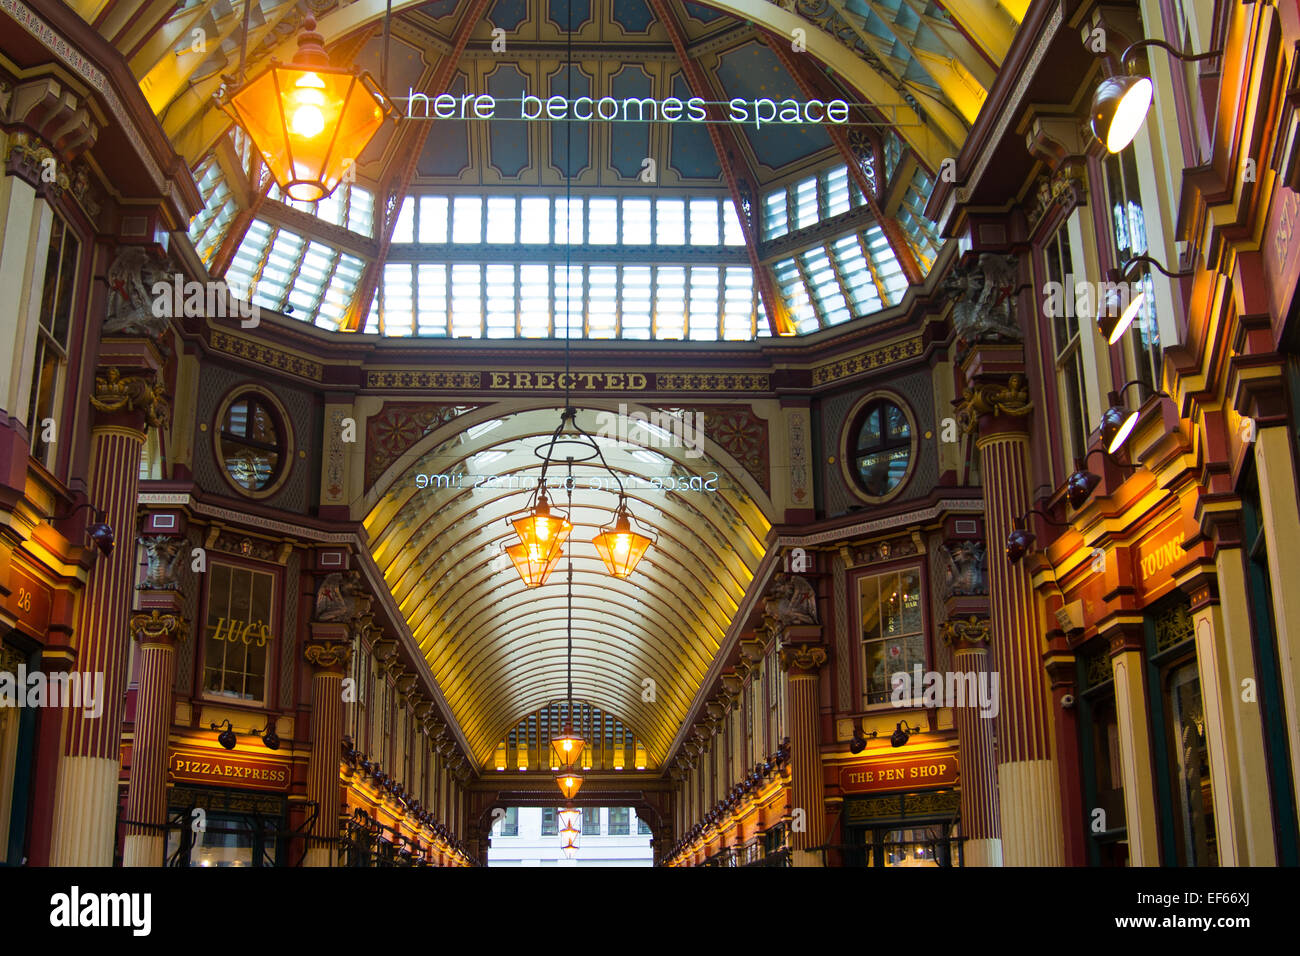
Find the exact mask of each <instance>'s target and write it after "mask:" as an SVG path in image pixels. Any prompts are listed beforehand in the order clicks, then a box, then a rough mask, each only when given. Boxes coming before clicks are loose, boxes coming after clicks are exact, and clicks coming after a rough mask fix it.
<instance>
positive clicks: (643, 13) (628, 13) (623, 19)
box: [610, 0, 654, 33]
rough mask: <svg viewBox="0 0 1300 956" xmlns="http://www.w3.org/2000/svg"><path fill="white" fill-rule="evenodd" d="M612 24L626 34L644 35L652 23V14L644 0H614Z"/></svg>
mask: <svg viewBox="0 0 1300 956" xmlns="http://www.w3.org/2000/svg"><path fill="white" fill-rule="evenodd" d="M613 6H614V9H613V10H612V11H610V12H611V13H612V14H613V17H614V22H615V23H618V24H620V25H621V26H622V27H623V29H624V30H626V31H627V32H628V33H645V32H646V29H647V28H648V27H649V26H650V24H651V23H652V22H653V21H654V14H653V13H651V12H650V6H649V5H648V4H647V3H646V2H645V0H614V4H613Z"/></svg>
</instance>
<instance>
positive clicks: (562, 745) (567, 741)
mask: <svg viewBox="0 0 1300 956" xmlns="http://www.w3.org/2000/svg"><path fill="white" fill-rule="evenodd" d="M584 746H586V741H584V740H583V739H582V735H580V734H577V733H575V732H574V730H573V728H572V727H571V726H570V727H565V729H564V733H562V734H560V736H558V737H556V738H554V739H553V740H551V753H552V758H551V763H552V765H553V766H554V767H555V768H556V769H558V770H564V771H569V770H577V769H578V758H579V757H580V756H581V755H582V748H583V747H584Z"/></svg>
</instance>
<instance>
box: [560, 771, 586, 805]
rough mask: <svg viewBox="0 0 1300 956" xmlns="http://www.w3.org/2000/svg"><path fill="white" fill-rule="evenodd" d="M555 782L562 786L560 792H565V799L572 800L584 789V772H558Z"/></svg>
mask: <svg viewBox="0 0 1300 956" xmlns="http://www.w3.org/2000/svg"><path fill="white" fill-rule="evenodd" d="M555 783H556V785H557V786H559V788H560V793H562V794H564V799H565V800H572V799H573V798H574V797H576V796H577V795H578V791H579V790H581V789H582V774H580V773H565V772H561V773H557V774H556V775H555Z"/></svg>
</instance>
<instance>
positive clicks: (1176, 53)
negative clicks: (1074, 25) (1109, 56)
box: [1119, 39, 1223, 68]
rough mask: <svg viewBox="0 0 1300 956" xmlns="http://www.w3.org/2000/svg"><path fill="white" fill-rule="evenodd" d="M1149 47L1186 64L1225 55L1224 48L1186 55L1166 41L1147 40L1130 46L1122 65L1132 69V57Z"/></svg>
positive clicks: (1121, 59)
mask: <svg viewBox="0 0 1300 956" xmlns="http://www.w3.org/2000/svg"><path fill="white" fill-rule="evenodd" d="M1149 46H1157V47H1159V48H1160V49H1162V50H1164V51H1165V52H1166V53H1168V54H1169V55H1170V56H1172V57H1174V58H1175V59H1178V60H1182V61H1183V62H1184V63H1195V62H1197V61H1198V60H1209V59H1213V58H1214V57H1216V56H1222V55H1223V48H1222V47H1220V48H1219V49H1217V50H1209V51H1207V52H1205V53H1184V52H1183V51H1182V50H1180V49H1178V48H1177V47H1175V46H1171V45H1170V44H1168V43H1166V42H1165V41H1164V40H1156V39H1147V40H1138V41H1137V42H1136V43H1134V44H1132V45H1131V46H1129V47H1128V48H1127V49H1126V50H1125V51H1124V54H1123V55H1122V56H1121V57H1120V58H1119V61H1120V63H1122V64H1123V65H1124V66H1125V67H1126V68H1127V67H1131V66H1132V65H1133V60H1132V59H1131V57H1132V56H1133V55H1134V54H1135V53H1137V52H1138V51H1139V50H1144V49H1146V48H1147V47H1149Z"/></svg>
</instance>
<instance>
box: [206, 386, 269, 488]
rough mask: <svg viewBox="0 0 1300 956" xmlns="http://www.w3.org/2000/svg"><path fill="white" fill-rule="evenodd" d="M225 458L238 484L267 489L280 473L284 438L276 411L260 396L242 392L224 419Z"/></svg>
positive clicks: (230, 472)
mask: <svg viewBox="0 0 1300 956" xmlns="http://www.w3.org/2000/svg"><path fill="white" fill-rule="evenodd" d="M220 441H221V459H222V462H223V463H224V464H225V467H226V474H227V475H229V476H230V480H231V481H233V482H234V483H235V484H236V485H237V486H238V487H240V488H243V489H244V490H245V491H264V490H266V489H267V488H269V487H270V486H271V485H272V484H274V483H275V480H276V478H277V477H279V474H280V466H281V459H282V455H283V451H282V449H283V445H284V439H283V436H282V433H281V429H280V425H279V420H278V418H277V416H276V413H275V410H274V409H273V408H272V407H271V405H270V403H269V402H267V401H266V400H265V399H264V398H262V397H261V396H260V395H256V394H247V395H241V396H239V397H238V398H236V399H235V400H234V401H233V402H231V403H230V405H229V406H227V408H226V413H225V415H224V416H223V418H222V421H221V435H220Z"/></svg>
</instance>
